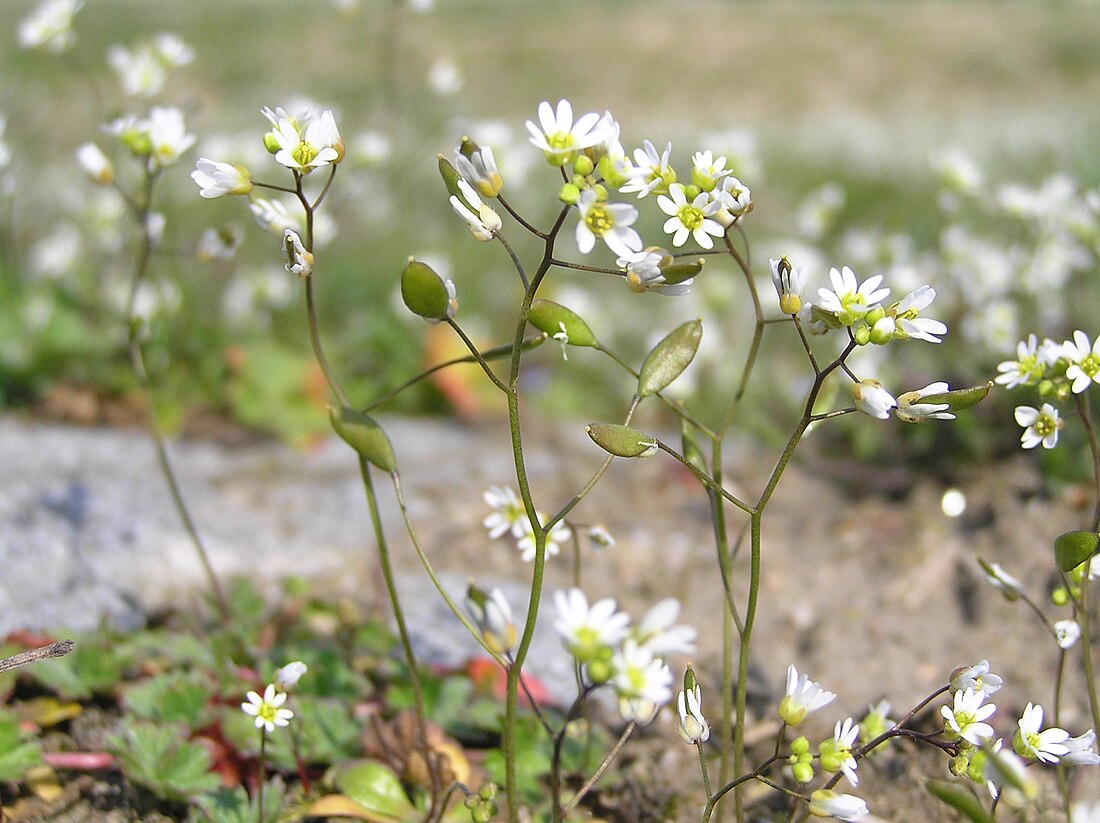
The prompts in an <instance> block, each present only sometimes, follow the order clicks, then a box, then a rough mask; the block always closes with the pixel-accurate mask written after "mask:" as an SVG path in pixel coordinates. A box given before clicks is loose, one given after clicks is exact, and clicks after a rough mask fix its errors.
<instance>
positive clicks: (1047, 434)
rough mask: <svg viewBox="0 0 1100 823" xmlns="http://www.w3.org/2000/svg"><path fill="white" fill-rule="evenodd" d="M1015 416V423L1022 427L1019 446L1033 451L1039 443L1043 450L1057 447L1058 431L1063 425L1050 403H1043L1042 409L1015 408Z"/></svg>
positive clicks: (1031, 407) (1030, 407) (1029, 407)
mask: <svg viewBox="0 0 1100 823" xmlns="http://www.w3.org/2000/svg"><path fill="white" fill-rule="evenodd" d="M1015 416H1016V422H1017V423H1019V424H1020V425H1021V426H1023V427H1024V433H1023V434H1022V435H1020V444H1021V445H1022V446H1023V447H1024V448H1025V449H1034V448H1035V447H1036V446H1038V445H1039V444H1040V443H1042V444H1043V448H1044V449H1053V448H1054V447H1055V446H1056V445H1058V430H1059V429H1060V428H1062V425H1063V423H1062V419H1061V418H1060V417H1059V416H1058V410H1057V409H1056V408H1054V406H1052V405H1050V403H1044V404H1043V408H1042V409H1037V408H1035V407H1034V406H1017V407H1016V412H1015Z"/></svg>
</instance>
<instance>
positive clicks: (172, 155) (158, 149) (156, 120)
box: [149, 107, 195, 166]
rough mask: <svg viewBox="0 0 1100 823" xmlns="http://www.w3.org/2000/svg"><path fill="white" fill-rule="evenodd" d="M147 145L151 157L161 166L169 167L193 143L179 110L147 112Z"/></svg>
mask: <svg viewBox="0 0 1100 823" xmlns="http://www.w3.org/2000/svg"><path fill="white" fill-rule="evenodd" d="M149 143H150V145H151V146H152V157H153V159H154V160H155V161H156V162H157V163H158V164H160V165H161V166H170V165H172V164H173V163H175V162H176V161H177V160H179V159H180V156H181V155H182V154H183V153H184V152H185V151H187V150H188V149H189V148H191V146H192V145H194V143H195V135H193V134H188V133H187V128H186V126H184V123H183V112H182V111H180V110H179V109H165V108H159V107H154V108H153V109H152V110H151V111H150V112H149Z"/></svg>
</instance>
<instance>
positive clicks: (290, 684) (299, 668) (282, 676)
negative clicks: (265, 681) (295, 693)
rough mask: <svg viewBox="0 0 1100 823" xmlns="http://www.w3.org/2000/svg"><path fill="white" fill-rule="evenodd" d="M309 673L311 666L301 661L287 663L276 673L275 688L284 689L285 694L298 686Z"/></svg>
mask: <svg viewBox="0 0 1100 823" xmlns="http://www.w3.org/2000/svg"><path fill="white" fill-rule="evenodd" d="M307 671H309V666H307V665H306V664H305V663H303V662H302V661H301V660H295V661H294V662H293V663H287V664H286V665H285V666H283V667H282V668H280V669H279V670H278V671H276V672H275V688H277V689H282V690H283V691H284V692H288V691H290V690H291V689H293V688H294V687H295V686H297V685H298V681H299V680H301V679H302V675H304V674H305V673H306V672H307Z"/></svg>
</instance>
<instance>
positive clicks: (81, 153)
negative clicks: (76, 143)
mask: <svg viewBox="0 0 1100 823" xmlns="http://www.w3.org/2000/svg"><path fill="white" fill-rule="evenodd" d="M76 162H78V163H79V164H80V168H82V169H84V173H85V174H86V175H88V179H90V180H91V181H92V182H93V183H97V184H99V185H101V186H107V185H110V184H111V182H112V181H113V180H114V179H115V168H114V166H113V165H111V161H110V160H108V159H107V155H105V154H104V153H103V151H102V150H101V149H100V148H99V146H97V145H96V144H95V143H84V144H83V145H82V146H80V148H78V149H77V150H76Z"/></svg>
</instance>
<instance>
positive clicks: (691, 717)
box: [676, 684, 710, 744]
mask: <svg viewBox="0 0 1100 823" xmlns="http://www.w3.org/2000/svg"><path fill="white" fill-rule="evenodd" d="M701 700H702V697H701V692H700V691H699V684H696V685H695V686H694V688H691V689H687V690H682V691H681V692H680V696H679V698H678V699H677V701H676V709H677V711H679V713H680V725H679V726H678V727H677V729H676V730H677V731H678V732H679V733H680V737H682V738H683V739H684V742H685V743H691V744H695V743H705V742H707V740H709V739H710V725H709V724H708V723H707V719H706V718H705V717H703V709H702V706H701V705H700V702H701Z"/></svg>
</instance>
